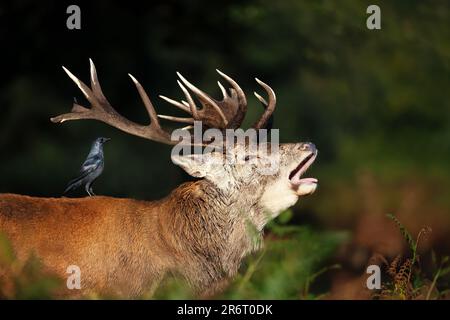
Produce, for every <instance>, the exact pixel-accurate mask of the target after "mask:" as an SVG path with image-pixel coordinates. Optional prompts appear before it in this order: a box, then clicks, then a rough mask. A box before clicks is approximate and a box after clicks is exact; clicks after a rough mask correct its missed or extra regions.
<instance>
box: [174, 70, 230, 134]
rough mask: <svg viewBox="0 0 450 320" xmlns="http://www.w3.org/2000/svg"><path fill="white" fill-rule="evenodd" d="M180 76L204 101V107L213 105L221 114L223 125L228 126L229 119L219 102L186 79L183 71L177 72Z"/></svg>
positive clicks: (202, 101) (201, 100)
mask: <svg viewBox="0 0 450 320" xmlns="http://www.w3.org/2000/svg"><path fill="white" fill-rule="evenodd" d="M177 75H178V77H179V78H180V80H181V81H183V83H184V84H185V85H186V86H187V87H188V88H189V89H190V90H192V92H194V93H195V95H196V96H197V97H198V99H199V100H200V102H201V103H202V105H203V107H206V106H211V107H212V108H213V109H214V110H215V111H216V112H217V114H218V115H219V117H220V119H221V121H222V123H223V125H224V126H225V127H226V126H227V125H228V120H227V118H226V117H225V114H224V113H223V111H222V109H220V107H219V106H218V105H217V102H216V101H215V100H214V99H212V98H211V97H210V96H209V95H207V94H206V93H205V92H203V91H202V90H200V89H199V88H197V87H196V86H194V85H193V84H192V83H190V82H189V81H188V80H186V78H185V77H183V76H182V75H181V73H179V72H177Z"/></svg>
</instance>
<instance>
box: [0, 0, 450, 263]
mask: <svg viewBox="0 0 450 320" xmlns="http://www.w3.org/2000/svg"><path fill="white" fill-rule="evenodd" d="M70 4H78V5H79V6H80V8H81V30H68V29H67V28H66V19H67V17H68V16H69V15H68V14H66V8H67V6H68V5H70ZM369 4H372V1H370V2H369V1H339V2H338V1H333V2H332V1H298V0H286V1H268V0H267V1H266V0H251V1H245V2H241V1H187V0H186V1H151V2H144V1H135V2H133V1H127V2H121V3H119V2H110V1H95V2H77V1H74V2H66V1H54V2H51V1H49V2H37V1H36V2H33V1H14V2H12V1H6V2H2V3H1V4H0V43H1V44H2V45H1V47H2V50H1V53H2V55H1V56H2V57H1V61H2V63H1V77H0V106H1V107H0V108H1V109H0V110H1V112H0V114H1V117H0V164H1V166H0V192H10V193H20V194H27V195H35V196H51V197H58V196H60V195H61V192H62V190H64V188H65V185H66V183H67V181H68V180H70V179H71V178H73V177H74V175H76V173H77V171H78V169H79V166H80V165H81V163H82V161H83V160H84V158H85V156H86V154H87V152H88V150H89V147H90V144H91V142H92V140H93V139H95V138H96V137H99V136H106V137H110V138H112V141H111V142H110V143H109V144H108V145H106V149H105V153H106V169H105V172H104V174H103V176H102V177H101V178H100V179H99V180H98V182H97V183H96V188H95V190H96V192H97V193H98V194H102V195H110V196H117V197H133V198H139V199H147V200H152V199H158V198H160V197H162V196H164V195H166V194H167V193H168V192H169V191H170V190H171V189H173V188H174V187H175V186H176V185H178V184H179V183H180V182H182V181H185V180H186V179H188V177H187V176H186V175H185V174H184V173H183V172H182V171H181V170H180V169H179V168H177V167H175V166H174V165H173V164H172V163H171V161H170V147H169V146H164V145H160V144H157V143H155V142H151V141H146V140H143V139H140V138H137V137H133V136H129V135H126V134H124V133H122V132H120V131H118V130H116V129H113V128H110V127H108V126H107V125H104V124H102V123H97V122H95V121H75V122H66V123H64V124H63V125H56V124H53V123H51V122H50V120H49V118H50V117H52V116H55V115H59V114H62V113H66V112H68V111H69V110H70V108H71V104H72V99H73V97H77V99H78V101H79V102H80V103H81V104H83V103H85V100H83V97H82V94H81V92H79V90H78V88H77V87H76V86H75V84H73V83H72V81H71V80H70V79H69V78H68V77H67V76H66V74H65V73H64V72H63V71H62V69H61V66H62V65H64V66H66V67H67V68H68V69H69V70H71V71H72V72H73V73H74V74H75V75H77V76H78V77H80V79H82V80H84V81H85V82H87V81H88V79H89V78H88V77H89V61H88V58H92V59H93V60H94V62H95V63H96V67H97V72H98V74H99V79H100V82H101V84H102V88H103V91H104V93H105V95H106V96H107V97H108V99H109V101H110V102H111V104H112V105H113V106H114V107H115V108H116V109H117V110H118V111H119V112H120V113H121V114H123V115H124V116H126V117H128V118H130V119H132V120H134V121H136V122H140V123H143V124H144V123H146V122H147V121H148V120H147V115H146V112H145V109H144V106H143V105H142V103H141V101H140V98H139V96H138V94H137V92H136V90H135V87H134V85H133V83H132V82H131V81H130V79H129V78H128V76H127V73H131V74H133V75H134V76H136V77H137V78H138V79H139V81H140V82H141V83H142V84H143V86H144V87H145V88H146V90H147V92H148V94H149V95H150V98H151V99H152V101H153V103H154V105H155V106H156V109H157V111H158V112H159V113H162V114H175V115H176V114H180V113H178V112H177V111H176V110H175V108H173V107H172V106H170V105H168V104H167V103H166V102H164V101H162V100H160V99H159V98H158V97H157V96H158V95H159V94H163V95H166V96H169V97H173V98H176V99H180V98H181V97H182V93H181V91H180V90H179V88H178V86H177V84H176V75H175V72H176V71H180V72H181V73H182V74H183V75H184V76H186V77H187V78H188V79H189V80H191V81H192V82H194V83H195V84H197V85H198V86H199V87H200V88H202V89H204V90H205V91H206V92H209V93H211V94H212V95H213V96H216V97H220V95H219V94H220V91H219V89H218V88H217V86H216V81H217V80H218V79H219V76H218V75H217V74H216V72H215V69H216V68H219V69H220V70H222V71H224V72H225V73H227V74H229V75H230V76H232V77H233V78H234V79H235V80H237V81H238V82H239V84H240V85H241V87H242V88H243V89H244V91H245V92H246V93H247V97H248V99H249V112H248V115H247V119H246V122H245V124H246V125H248V124H251V123H253V121H254V120H255V119H256V117H257V116H258V115H259V112H260V111H261V107H260V105H259V102H258V101H257V100H256V99H255V98H254V97H253V95H252V91H254V90H257V91H259V92H261V89H260V88H259V86H258V85H257V84H256V82H255V81H254V77H255V76H257V77H258V78H260V79H262V80H263V81H265V82H267V83H269V84H270V85H271V86H272V87H273V88H274V89H275V91H276V93H277V100H278V104H277V110H276V112H275V127H277V128H279V129H280V133H281V141H282V142H287V141H291V142H294V141H313V142H314V143H315V144H316V146H317V147H318V149H319V150H320V156H319V158H318V160H317V161H316V164H315V165H314V167H313V168H312V169H311V171H310V175H311V176H316V177H317V178H318V179H319V184H320V188H319V190H318V191H317V192H316V193H315V194H314V195H313V196H311V197H308V198H305V199H304V200H302V201H300V202H299V204H297V205H296V207H295V208H294V210H293V215H292V217H291V218H290V223H292V224H294V225H296V224H299V223H300V224H307V225H310V226H313V227H314V228H316V229H317V230H321V229H324V230H347V231H348V232H349V235H350V238H351V239H352V240H351V241H352V243H353V244H354V245H356V246H357V247H358V248H363V252H365V253H364V254H365V255H364V257H366V255H368V254H369V253H367V252H374V251H377V252H382V253H383V254H385V255H387V256H393V255H395V253H396V252H398V251H399V250H401V248H403V247H404V244H402V240H401V237H398V236H397V235H395V234H396V233H395V232H396V229H395V228H393V227H392V222H390V221H388V220H387V219H386V218H385V214H387V213H393V214H395V215H397V216H398V217H399V219H401V220H402V222H403V223H404V224H405V225H406V226H407V227H408V228H409V229H410V230H411V232H412V233H413V234H416V233H417V232H418V231H419V230H420V229H421V228H422V227H424V226H431V227H432V228H433V233H432V234H431V236H430V237H431V239H430V240H429V242H428V243H427V245H426V247H427V248H431V247H434V248H435V249H436V250H438V252H441V253H443V254H446V253H448V252H450V249H449V248H450V239H449V238H448V232H449V231H450V210H449V208H450V197H449V185H450V170H449V163H450V102H449V101H450V94H449V88H450V72H449V71H450V42H449V39H450V28H449V22H448V21H449V16H450V11H449V9H450V8H449V2H448V1H445V0H442V1H438V0H436V1H427V2H425V1H377V3H376V4H378V5H379V6H380V7H381V12H382V13H381V17H382V29H381V30H374V31H372V30H368V29H367V28H366V19H367V17H368V15H367V14H366V8H367V6H368V5H369ZM77 195H78V196H80V195H82V193H81V192H80V193H78V194H76V193H75V194H74V196H77ZM358 250H359V249H358ZM356 251H357V250H356ZM358 252H359V251H358ZM351 259H353V258H351ZM351 259H350V260H351ZM355 259H356V258H355ZM363 260H364V258H363ZM364 261H365V260H364ZM350 264H351V263H350ZM362 264H364V262H363V263H362ZM358 270H359V269H358ZM353 271H354V270H353Z"/></svg>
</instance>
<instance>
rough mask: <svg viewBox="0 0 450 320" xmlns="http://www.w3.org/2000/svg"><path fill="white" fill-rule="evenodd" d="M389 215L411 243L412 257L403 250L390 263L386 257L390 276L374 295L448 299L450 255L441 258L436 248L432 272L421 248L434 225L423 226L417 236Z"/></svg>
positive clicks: (410, 298) (392, 297) (383, 297)
mask: <svg viewBox="0 0 450 320" xmlns="http://www.w3.org/2000/svg"><path fill="white" fill-rule="evenodd" d="M388 218H389V219H391V220H393V221H394V222H395V224H396V225H397V227H398V228H399V230H400V232H401V234H402V236H403V238H404V240H405V241H406V242H407V243H408V246H409V252H408V255H409V257H407V258H406V259H405V258H403V257H402V254H399V255H397V256H396V257H395V258H394V259H393V260H392V261H391V262H390V263H388V262H387V261H386V259H383V260H384V264H385V269H386V273H387V276H388V277H387V280H386V279H385V280H384V281H383V284H382V289H381V290H380V292H379V293H374V294H373V297H374V298H380V299H396V300H419V299H420V300H430V299H442V298H447V299H448V292H449V290H448V287H449V280H450V277H449V275H450V264H449V257H448V256H444V257H442V258H440V261H439V262H438V259H437V257H436V254H435V253H434V252H432V260H431V267H430V268H429V269H430V270H431V272H430V274H429V275H428V274H427V272H426V271H425V270H424V268H423V263H421V259H420V256H419V255H418V251H417V248H418V246H419V243H420V240H422V239H423V238H424V237H426V236H427V235H428V234H429V233H431V229H430V228H422V229H421V230H420V232H419V234H418V235H417V238H416V240H414V239H413V237H412V236H411V234H410V233H409V231H408V230H407V229H406V227H405V226H404V225H403V224H402V223H401V222H400V221H399V220H398V219H397V218H396V217H395V216H394V215H388ZM430 277H431V280H430Z"/></svg>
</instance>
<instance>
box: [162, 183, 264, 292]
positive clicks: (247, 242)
mask: <svg viewBox="0 0 450 320" xmlns="http://www.w3.org/2000/svg"><path fill="white" fill-rule="evenodd" d="M242 198H243V197H239V196H238V194H237V192H236V194H233V193H232V192H231V193H227V194H225V193H223V191H221V190H220V189H218V188H217V187H215V186H214V185H212V184H211V183H210V182H208V181H206V180H200V181H197V182H190V183H185V184H183V185H181V186H179V187H178V188H177V189H175V190H174V191H173V192H172V194H171V195H170V196H169V197H168V199H167V200H168V201H167V203H166V204H167V205H168V206H169V207H177V208H183V209H181V210H177V211H176V212H174V213H173V214H168V215H165V216H164V218H165V219H167V221H165V222H161V225H162V226H164V228H167V229H169V228H170V229H172V230H167V231H168V232H164V234H167V235H170V238H169V239H166V241H167V242H168V243H169V244H170V246H171V247H172V248H173V250H174V251H175V252H176V254H175V257H178V259H176V261H174V270H172V271H174V272H177V273H181V274H182V275H183V276H184V277H185V278H186V279H188V280H189V282H190V283H191V285H193V287H194V288H205V287H206V288H208V287H209V288H211V286H212V285H213V283H219V282H220V281H221V280H224V279H227V278H229V277H231V276H233V275H234V274H235V273H236V272H237V271H238V268H239V265H240V263H241V260H242V258H243V257H245V256H246V255H247V254H249V253H251V252H252V251H255V250H257V249H258V248H259V246H260V244H261V233H260V230H261V229H262V227H260V226H255V225H254V224H255V222H254V221H251V220H252V219H251V217H252V216H255V210H256V207H255V205H254V200H253V201H252V200H249V199H242ZM255 231H256V232H255ZM186 258H188V259H186ZM186 261H189V263H190V265H186V263H185V262H186Z"/></svg>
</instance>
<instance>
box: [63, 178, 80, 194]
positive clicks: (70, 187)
mask: <svg viewBox="0 0 450 320" xmlns="http://www.w3.org/2000/svg"><path fill="white" fill-rule="evenodd" d="M83 178H84V177H79V178H76V179H73V180H71V181H70V182H69V183H68V185H67V188H66V190H64V193H63V195H66V194H67V193H69V192H70V191H72V190H75V189H77V188H79V187H80V186H81V185H82V184H83Z"/></svg>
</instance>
